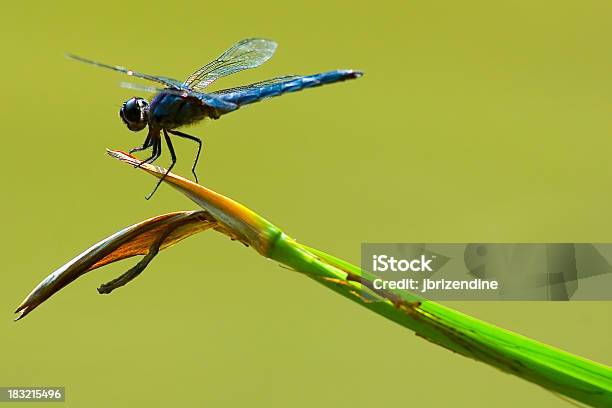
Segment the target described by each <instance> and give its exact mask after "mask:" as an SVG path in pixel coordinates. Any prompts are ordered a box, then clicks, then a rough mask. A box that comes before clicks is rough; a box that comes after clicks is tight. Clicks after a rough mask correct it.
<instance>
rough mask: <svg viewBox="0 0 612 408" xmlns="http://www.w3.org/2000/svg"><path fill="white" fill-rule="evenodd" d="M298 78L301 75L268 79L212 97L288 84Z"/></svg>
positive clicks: (214, 93) (220, 92) (217, 92)
mask: <svg viewBox="0 0 612 408" xmlns="http://www.w3.org/2000/svg"><path fill="white" fill-rule="evenodd" d="M296 78H300V76H299V75H285V76H279V77H276V78H272V79H266V80H265V81H259V82H255V83H252V84H248V85H243V86H237V87H235V88H227V89H221V90H220V91H215V92H210V95H223V94H228V93H232V92H240V91H248V90H249V89H253V88H261V87H262V86H266V85H274V84H278V83H281V82H288V81H291V80H293V79H296Z"/></svg>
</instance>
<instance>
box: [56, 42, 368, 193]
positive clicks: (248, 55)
mask: <svg viewBox="0 0 612 408" xmlns="http://www.w3.org/2000/svg"><path fill="white" fill-rule="evenodd" d="M276 48H277V44H276V42H274V41H271V40H268V39H263V38H248V39H244V40H242V41H239V42H237V43H236V44H234V45H233V46H231V47H230V48H229V49H227V50H226V51H225V52H224V53H223V54H221V55H220V56H219V57H217V58H216V59H214V60H213V61H211V62H209V63H208V64H206V65H204V66H203V67H201V68H199V69H198V70H197V71H195V72H194V73H192V74H191V75H189V77H188V78H187V79H186V80H185V81H178V80H176V79H172V78H168V77H165V76H157V75H149V74H145V73H142V72H138V71H135V70H132V69H128V68H125V67H123V66H120V65H108V64H104V63H101V62H97V61H93V60H90V59H87V58H83V57H80V56H77V55H73V54H68V55H67V56H68V57H70V58H72V59H74V60H77V61H80V62H84V63H87V64H91V65H95V66H97V67H101V68H107V69H111V70H113V71H118V72H121V73H123V74H126V75H129V76H132V77H135V78H140V79H144V80H147V81H151V82H155V83H156V86H141V85H136V84H132V83H122V86H124V87H126V88H131V89H137V90H140V91H143V92H151V93H154V94H155V95H154V96H153V98H152V99H151V102H150V103H149V102H148V101H147V100H146V99H145V98H142V97H138V96H133V97H131V98H130V99H128V100H127V101H125V102H124V103H123V105H121V108H120V109H119V116H120V117H121V120H122V121H123V123H124V124H125V125H126V126H127V128H128V129H129V130H131V131H133V132H139V131H141V130H144V129H145V128H147V127H148V133H147V137H146V138H145V140H144V143H143V144H142V145H141V146H137V147H134V148H132V149H131V150H130V153H135V152H140V151H144V150H148V149H151V156H150V157H148V158H147V159H145V160H143V161H142V162H141V163H140V165H139V166H141V165H143V164H145V163H153V162H154V161H155V160H157V159H158V158H159V157H160V156H161V154H162V134H163V140H165V142H166V145H167V147H168V151H169V152H170V157H171V159H172V163H171V164H170V166H169V167H168V169H167V170H166V172H165V174H164V176H163V177H162V178H160V180H158V182H157V184H156V186H155V188H154V189H153V191H152V192H151V193H150V194H149V195H148V196H147V197H146V199H147V200H148V199H150V198H151V197H152V196H153V194H155V192H156V191H157V188H158V187H159V186H160V184H161V183H162V181H163V180H164V179H165V177H166V175H167V174H168V173H169V172H170V170H172V168H173V167H174V165H175V164H176V153H175V151H174V147H173V145H172V140H171V138H170V136H169V135H173V136H176V137H179V138H184V139H188V140H191V141H193V142H195V143H197V145H198V151H197V154H196V157H195V161H194V163H193V167H192V169H191V171H192V173H193V175H194V178H195V181H196V183H197V182H198V176H197V174H196V166H197V164H198V160H199V158H200V152H201V151H202V140H201V139H200V138H199V137H196V136H193V135H189V134H187V133H184V132H182V131H179V130H177V129H178V128H181V127H183V126H187V125H191V124H194V123H196V122H199V121H201V120H203V119H205V118H210V119H219V118H220V117H221V116H223V115H225V114H227V113H230V112H233V111H235V110H237V109H239V108H240V107H242V106H245V105H249V104H252V103H255V102H259V101H261V100H264V99H267V98H271V97H274V96H279V95H283V94H285V93H289V92H296V91H300V90H302V89H306V88H313V87H316V86H321V85H327V84H331V83H334V82H339V81H345V80H348V79H354V78H359V77H361V76H362V75H363V73H362V72H361V71H355V70H349V69H338V70H334V71H329V72H323V73H318V74H313V75H285V76H280V77H276V78H272V79H267V80H265V81H260V82H255V83H252V84H249V85H244V86H239V87H236V88H229V89H223V90H220V91H214V92H207V87H208V86H209V85H210V84H212V83H213V82H214V81H216V80H217V79H219V78H222V77H225V76H227V75H232V74H235V73H237V72H240V71H243V70H245V69H250V68H255V67H258V66H260V65H261V64H263V63H264V62H266V61H267V60H269V59H270V58H271V57H272V55H273V54H274V52H275V51H276ZM160 85H161V87H160ZM139 166H138V167H139Z"/></svg>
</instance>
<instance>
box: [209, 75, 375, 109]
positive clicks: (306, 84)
mask: <svg viewBox="0 0 612 408" xmlns="http://www.w3.org/2000/svg"><path fill="white" fill-rule="evenodd" d="M362 75H363V74H362V73H361V72H359V71H353V70H336V71H330V72H323V73H320V74H314V75H308V76H302V77H297V78H291V79H288V80H287V81H283V82H278V83H274V84H269V85H262V86H261V87H253V88H248V89H238V90H236V91H233V92H228V93H220V94H219V95H218V96H219V97H221V98H222V99H223V100H224V101H226V102H231V103H234V104H236V105H238V106H241V105H247V104H250V103H253V102H258V101H260V100H262V99H265V98H271V97H274V96H279V95H282V94H284V93H287V92H296V91H301V90H302V89H306V88H314V87H317V86H321V85H326V84H331V83H334V82H340V81H346V80H347V79H353V78H359V77H360V76H362Z"/></svg>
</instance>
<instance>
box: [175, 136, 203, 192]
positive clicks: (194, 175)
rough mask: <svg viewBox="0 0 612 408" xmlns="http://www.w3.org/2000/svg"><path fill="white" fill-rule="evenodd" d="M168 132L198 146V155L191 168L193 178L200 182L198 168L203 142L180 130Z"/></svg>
mask: <svg viewBox="0 0 612 408" xmlns="http://www.w3.org/2000/svg"><path fill="white" fill-rule="evenodd" d="M168 132H170V133H172V134H173V135H175V136H178V137H182V138H185V139H189V140H193V141H194V142H196V143H197V144H198V153H197V154H196V158H195V161H194V162H193V167H192V168H191V172H192V173H193V177H195V182H196V183H197V182H198V175H197V174H196V171H195V169H196V166H197V165H198V160H199V159H200V152H201V151H202V140H200V138H198V137H195V136H191V135H188V134H186V133H183V132H179V131H178V130H169V131H168Z"/></svg>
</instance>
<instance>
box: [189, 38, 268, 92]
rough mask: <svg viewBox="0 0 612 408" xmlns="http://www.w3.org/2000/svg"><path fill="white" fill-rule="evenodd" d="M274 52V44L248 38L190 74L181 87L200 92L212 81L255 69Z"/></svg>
mask: <svg viewBox="0 0 612 408" xmlns="http://www.w3.org/2000/svg"><path fill="white" fill-rule="evenodd" d="M275 50H276V43H275V42H274V41H271V40H265V39H263V38H249V39H246V40H242V41H239V42H238V43H236V44H234V45H233V46H232V47H231V48H229V49H228V50H227V51H225V52H224V53H223V54H221V55H220V56H219V57H218V58H217V59H215V60H214V61H211V62H209V63H208V64H206V65H204V66H203V67H202V68H200V69H198V70H197V71H196V72H194V73H193V74H191V75H190V76H189V78H187V80H186V81H185V82H184V83H183V87H187V88H191V89H193V90H194V91H197V92H202V91H203V90H204V88H206V87H207V86H208V85H210V84H211V83H212V82H213V81H215V80H216V79H218V78H221V77H224V76H226V75H231V74H234V73H236V72H239V71H242V70H244V69H249V68H255V67H258V66H260V65H261V64H263V63H264V62H266V61H267V60H269V59H270V58H271V57H272V55H273V54H274V51H275Z"/></svg>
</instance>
